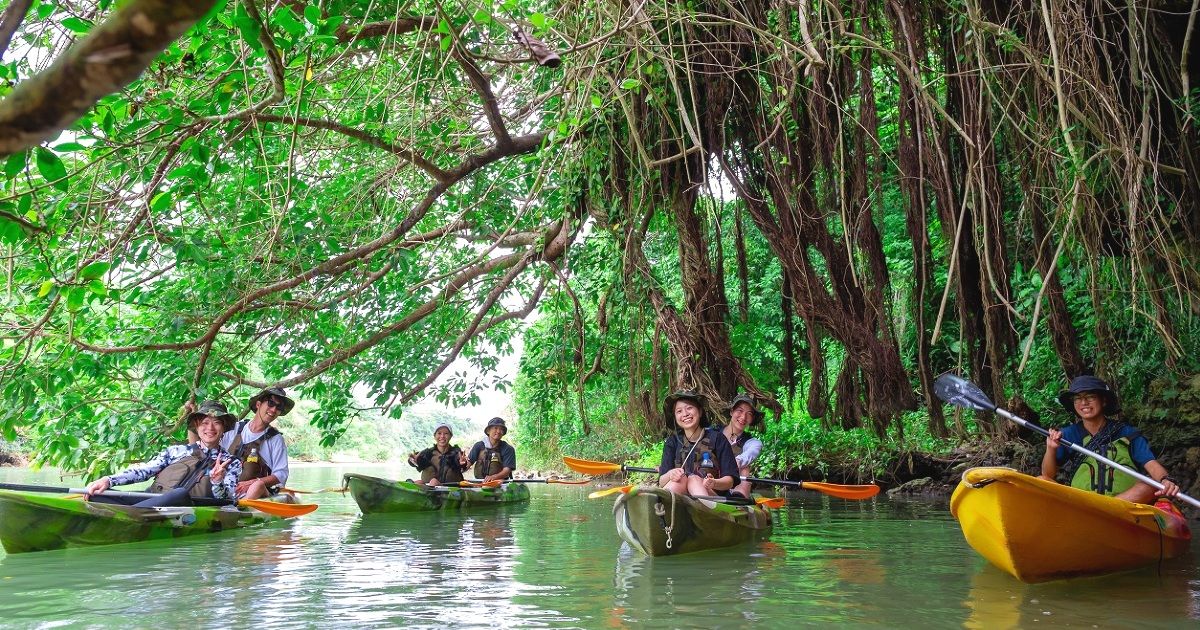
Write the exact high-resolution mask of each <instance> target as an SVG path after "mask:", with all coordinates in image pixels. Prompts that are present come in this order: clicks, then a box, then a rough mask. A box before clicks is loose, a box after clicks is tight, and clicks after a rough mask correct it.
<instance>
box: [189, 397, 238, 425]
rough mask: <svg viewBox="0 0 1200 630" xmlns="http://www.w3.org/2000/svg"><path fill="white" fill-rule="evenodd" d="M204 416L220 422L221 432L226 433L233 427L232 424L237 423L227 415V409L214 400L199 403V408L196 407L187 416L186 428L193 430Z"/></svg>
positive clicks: (232, 416)
mask: <svg viewBox="0 0 1200 630" xmlns="http://www.w3.org/2000/svg"><path fill="white" fill-rule="evenodd" d="M206 416H216V418H217V420H220V421H221V430H222V431H228V430H229V429H231V428H232V427H233V423H234V422H237V418H235V417H234V415H233V414H231V413H229V409H227V408H226V407H225V405H223V404H221V403H219V402H217V401H215V400H206V401H204V402H202V403H200V406H199V407H197V408H196V410H195V411H193V412H192V413H190V414H188V417H187V424H188V428H189V429H192V428H195V427H196V424H197V423H198V422H200V421H201V420H202V419H204V418H205V417H206Z"/></svg>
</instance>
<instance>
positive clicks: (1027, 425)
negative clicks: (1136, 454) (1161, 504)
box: [996, 407, 1200, 508]
mask: <svg viewBox="0 0 1200 630" xmlns="http://www.w3.org/2000/svg"><path fill="white" fill-rule="evenodd" d="M996 415H999V416H1001V417H1004V418H1008V419H1009V420H1012V421H1013V422H1016V423H1017V424H1019V425H1021V426H1023V427H1025V428H1026V429H1031V430H1033V431H1035V432H1037V433H1041V434H1042V435H1045V436H1047V437H1049V436H1050V431H1048V430H1046V429H1044V428H1042V427H1040V426H1038V425H1036V424H1034V423H1032V422H1030V421H1028V420H1025V419H1024V418H1021V417H1019V416H1017V415H1016V414H1014V413H1012V412H1011V411H1008V410H1007V409H1001V408H1000V407H996ZM1058 442H1059V443H1060V444H1062V445H1063V446H1065V447H1067V448H1068V449H1070V450H1072V451H1075V452H1076V453H1079V454H1080V455H1084V456H1087V457H1094V458H1096V460H1098V461H1101V462H1104V464H1105V465H1107V466H1111V467H1112V468H1115V469H1117V470H1119V471H1121V472H1123V473H1125V474H1126V475H1129V476H1130V477H1133V478H1134V479H1137V480H1138V481H1141V482H1142V483H1145V484H1147V485H1150V486H1152V487H1154V488H1156V489H1158V490H1162V489H1163V485H1162V484H1161V483H1159V482H1157V481H1155V480H1154V479H1152V478H1151V477H1149V476H1147V475H1143V474H1142V473H1140V472H1138V471H1136V470H1133V469H1132V468H1129V467H1128V466H1123V465H1121V464H1118V463H1117V462H1114V461H1113V460H1111V459H1109V458H1107V457H1105V456H1103V455H1100V454H1098V453H1094V452H1092V451H1089V450H1088V449H1086V448H1084V447H1082V446H1080V445H1078V444H1075V443H1074V442H1072V441H1070V440H1064V439H1062V438H1059V440H1058ZM1175 498H1177V499H1179V500H1180V501H1183V502H1185V503H1187V504H1188V505H1191V506H1192V507H1198V508H1200V501H1197V500H1196V499H1194V498H1192V497H1190V496H1188V495H1186V494H1184V493H1182V492H1180V493H1179V494H1177V495H1175Z"/></svg>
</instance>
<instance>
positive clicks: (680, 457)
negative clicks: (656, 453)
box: [658, 390, 740, 497]
mask: <svg viewBox="0 0 1200 630" xmlns="http://www.w3.org/2000/svg"><path fill="white" fill-rule="evenodd" d="M663 420H664V421H665V424H666V425H667V427H668V429H669V430H674V433H672V434H671V435H670V436H669V437H667V439H666V440H665V441H664V442H663V454H662V463H661V464H659V466H658V472H659V477H658V485H659V486H662V487H663V488H666V489H667V490H670V491H671V492H674V493H676V494H683V495H691V496H694V497H699V496H712V495H723V494H725V493H727V492H728V491H729V489H730V488H732V487H733V486H734V484H736V483H737V482H738V481H739V480H740V478H739V477H738V465H737V460H736V459H735V458H734V455H733V449H731V448H730V447H729V440H728V439H726V438H725V437H724V436H723V435H721V432H720V431H717V430H716V429H713V428H710V427H709V424H710V422H709V418H708V412H707V411H705V407H704V397H703V396H701V395H700V394H698V393H696V392H694V391H689V390H685V391H678V392H675V393H674V394H671V395H670V396H667V401H666V404H665V405H664V408H663Z"/></svg>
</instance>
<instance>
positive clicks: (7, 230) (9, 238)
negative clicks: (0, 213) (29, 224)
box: [0, 217, 25, 245]
mask: <svg viewBox="0 0 1200 630" xmlns="http://www.w3.org/2000/svg"><path fill="white" fill-rule="evenodd" d="M24 237H25V230H22V229H21V226H20V225H19V224H17V223H15V222H13V221H9V220H8V219H5V218H3V217H0V242H4V243H8V244H10V245H11V244H15V243H17V242H18V241H20V240H21V239H22V238H24Z"/></svg>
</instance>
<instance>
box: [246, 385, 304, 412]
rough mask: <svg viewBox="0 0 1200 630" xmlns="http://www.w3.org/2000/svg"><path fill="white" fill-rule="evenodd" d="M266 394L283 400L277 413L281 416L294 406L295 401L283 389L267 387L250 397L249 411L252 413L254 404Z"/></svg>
mask: <svg viewBox="0 0 1200 630" xmlns="http://www.w3.org/2000/svg"><path fill="white" fill-rule="evenodd" d="M268 396H274V397H276V398H279V399H280V400H282V401H283V404H282V405H280V407H279V415H281V416H286V415H288V412H289V411H291V410H292V407H295V406H296V401H294V400H292V399H291V398H288V395H287V393H285V392H284V391H283V388H282V387H268V388H266V389H264V390H262V391H261V392H258V393H257V394H255V395H254V396H253V397H251V398H250V413H254V412H255V409H254V406H255V405H256V404H257V403H259V402H261V401H262V400H263V399H264V398H266V397H268Z"/></svg>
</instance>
